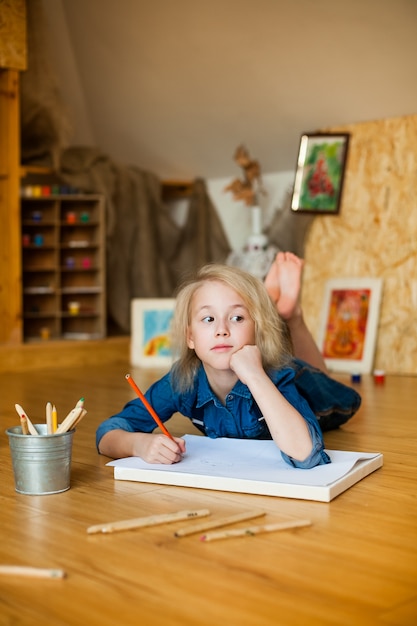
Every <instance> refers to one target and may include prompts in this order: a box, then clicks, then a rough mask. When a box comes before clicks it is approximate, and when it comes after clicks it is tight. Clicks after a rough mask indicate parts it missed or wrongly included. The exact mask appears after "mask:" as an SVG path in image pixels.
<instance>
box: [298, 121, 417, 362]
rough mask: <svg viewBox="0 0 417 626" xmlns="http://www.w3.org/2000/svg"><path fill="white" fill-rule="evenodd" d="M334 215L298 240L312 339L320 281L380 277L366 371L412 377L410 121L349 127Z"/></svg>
mask: <svg viewBox="0 0 417 626" xmlns="http://www.w3.org/2000/svg"><path fill="white" fill-rule="evenodd" d="M326 130H327V131H335V132H349V133H351V141H350V147H349V155H348V163H347V169H346V175H345V185H344V191H343V198H342V206H341V211H340V214H339V215H337V216H321V215H320V216H316V217H315V219H314V221H313V223H312V225H311V228H310V230H309V233H308V235H307V239H306V248H305V260H306V265H305V270H304V277H303V291H302V304H303V308H304V313H305V317H306V320H307V323H308V325H309V327H310V328H311V330H312V332H313V334H314V336H315V337H316V338H317V336H318V329H319V320H320V314H321V308H322V301H323V297H324V288H325V282H326V280H328V279H331V278H342V277H346V278H351V277H359V276H362V277H381V278H382V279H383V295H382V303H381V311H380V320H379V326H378V334H377V345H376V353H375V362H374V367H375V368H378V369H383V370H385V371H386V372H387V373H392V374H417V116H406V117H401V118H394V119H387V120H383V121H376V122H370V123H363V124H354V125H349V126H343V127H338V128H333V129H326Z"/></svg>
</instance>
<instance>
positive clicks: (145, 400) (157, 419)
mask: <svg viewBox="0 0 417 626" xmlns="http://www.w3.org/2000/svg"><path fill="white" fill-rule="evenodd" d="M126 380H127V382H128V383H129V385H131V387H133V389H134V390H135V391H136V393H137V394H138V396H139V398H140V399H141V400H142V402H143V404H144V405H145V407H146V408H147V409H148V411H149V413H150V414H151V416H152V417H153V419H154V420H155V422H156V423H157V424H158V426H159V428H160V429H161V430H162V432H163V433H164V435H166V436H167V437H169V438H170V439H172V441H175V439H174V437H173V436H172V435H171V433H170V432H169V431H168V430H167V429H166V427H165V425H164V423H163V422H161V420H160V419H159V417H158V416H157V414H156V413H155V411H154V409H153V408H152V407H151V405H150V404H149V402H148V401H147V399H146V398H145V396H144V395H143V393H142V392H141V390H140V389H139V387H138V386H137V384H136V383H135V381H134V380H133V378H132V377H131V375H130V374H126Z"/></svg>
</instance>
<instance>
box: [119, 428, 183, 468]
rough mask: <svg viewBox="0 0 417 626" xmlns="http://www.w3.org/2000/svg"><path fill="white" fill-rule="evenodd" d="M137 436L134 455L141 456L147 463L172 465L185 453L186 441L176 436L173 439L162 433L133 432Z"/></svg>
mask: <svg viewBox="0 0 417 626" xmlns="http://www.w3.org/2000/svg"><path fill="white" fill-rule="evenodd" d="M131 434H133V435H139V436H137V439H136V441H135V444H134V456H140V457H141V458H142V459H143V460H144V461H146V462H147V463H163V464H164V465H172V464H173V463H178V462H179V461H181V459H182V455H183V454H184V453H185V441H184V439H181V438H180V437H174V441H172V440H171V439H170V438H169V437H167V436H166V435H162V434H156V435H153V434H149V433H131Z"/></svg>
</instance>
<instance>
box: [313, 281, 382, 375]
mask: <svg viewBox="0 0 417 626" xmlns="http://www.w3.org/2000/svg"><path fill="white" fill-rule="evenodd" d="M381 294H382V279H379V278H340V279H334V280H329V281H327V283H326V288H325V297H324V304H323V311H322V316H321V320H320V331H319V338H318V344H319V347H320V350H321V353H322V355H323V357H324V360H325V362H326V365H327V367H328V368H329V370H333V371H339V372H350V373H352V374H354V373H358V374H368V373H369V372H370V371H371V370H372V366H373V361H374V355H375V345H376V337H377V331H378V321H379V310H380V304H381Z"/></svg>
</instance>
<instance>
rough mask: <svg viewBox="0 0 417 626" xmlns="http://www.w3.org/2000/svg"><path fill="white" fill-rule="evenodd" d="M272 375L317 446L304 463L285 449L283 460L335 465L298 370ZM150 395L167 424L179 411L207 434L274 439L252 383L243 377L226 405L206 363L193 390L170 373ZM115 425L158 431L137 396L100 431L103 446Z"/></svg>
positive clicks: (304, 465) (303, 465)
mask: <svg viewBox="0 0 417 626" xmlns="http://www.w3.org/2000/svg"><path fill="white" fill-rule="evenodd" d="M269 376H270V378H271V380H272V382H273V383H274V384H275V385H276V387H277V389H278V390H279V391H280V392H281V393H282V395H283V396H284V397H285V398H286V399H287V400H288V402H289V403H290V404H291V405H292V406H293V407H294V408H296V409H297V410H298V411H299V413H301V415H302V416H303V418H304V419H305V421H306V423H307V426H308V429H309V432H310V436H311V440H312V450H311V452H310V454H309V456H308V457H307V458H306V459H304V460H303V461H298V460H296V459H293V458H292V457H290V456H288V455H287V454H285V453H284V452H282V451H281V455H282V458H283V459H284V460H285V461H286V462H287V463H288V464H290V465H292V466H293V467H298V468H305V469H308V468H311V467H315V466H316V465H322V464H325V463H330V458H329V457H328V455H327V454H326V452H325V451H324V443H323V437H322V432H321V429H320V426H319V423H318V420H317V418H316V416H315V414H314V412H313V410H312V409H311V408H310V406H309V404H308V402H307V400H306V399H305V398H304V397H303V396H302V395H301V393H300V392H299V391H298V389H297V386H296V384H295V370H294V368H293V367H285V368H283V369H280V370H274V371H273V372H271V373H270V374H269ZM145 396H146V398H147V400H148V401H149V402H150V404H151V406H152V407H153V408H154V409H155V411H156V413H157V415H158V416H159V417H160V419H161V420H162V422H166V421H167V420H168V419H169V418H170V417H171V416H172V415H173V414H174V413H176V412H179V413H181V414H182V415H184V416H185V417H188V418H189V419H190V420H191V421H192V423H193V424H194V425H195V426H196V428H197V429H199V430H200V431H201V432H202V433H203V434H204V435H206V436H208V437H211V438H213V439H215V438H217V437H231V438H237V439H271V434H270V432H269V429H268V426H267V424H266V421H265V419H264V418H263V416H262V414H261V412H260V409H259V407H258V405H257V404H256V402H255V400H254V398H253V396H252V394H251V392H250V391H249V389H248V387H247V386H246V385H244V384H243V383H242V382H240V381H239V380H238V381H237V382H236V384H235V386H234V387H233V389H232V390H231V391H230V393H229V394H228V395H227V397H226V398H225V404H224V405H223V404H222V403H221V402H220V400H219V399H218V398H217V396H216V395H215V394H214V393H213V392H212V390H211V388H210V386H209V383H208V380H207V376H206V373H205V371H204V368H203V366H201V367H200V369H199V371H198V374H197V376H196V381H195V384H194V387H193V388H192V389H191V390H190V391H187V392H185V393H183V392H182V393H178V392H176V391H174V390H173V387H172V383H171V373H170V372H168V373H167V374H166V375H165V376H163V378H161V379H160V380H158V381H157V382H155V383H154V384H153V385H152V386H151V387H150V388H149V389H148V390H147V392H146V393H145ZM115 429H122V430H125V431H129V432H146V433H151V432H152V431H153V430H155V422H154V420H153V419H152V417H151V416H150V415H149V413H148V411H147V410H146V408H145V407H144V405H143V404H142V402H141V400H139V398H137V399H134V400H131V401H130V402H128V403H127V404H126V405H125V407H124V408H123V409H122V411H121V412H120V413H117V414H116V415H113V416H112V417H110V418H109V419H107V420H105V421H104V422H102V424H100V426H99V427H98V429H97V434H96V442H97V446H98V444H99V442H100V439H101V438H102V437H103V435H104V434H105V433H107V432H109V431H110V430H115Z"/></svg>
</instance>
